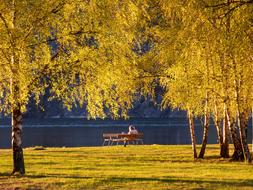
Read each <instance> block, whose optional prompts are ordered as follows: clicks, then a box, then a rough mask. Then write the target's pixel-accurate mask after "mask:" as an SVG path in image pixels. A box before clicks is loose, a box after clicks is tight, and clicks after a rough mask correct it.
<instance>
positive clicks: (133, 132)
mask: <svg viewBox="0 0 253 190" xmlns="http://www.w3.org/2000/svg"><path fill="white" fill-rule="evenodd" d="M128 130H129V131H128V134H138V131H137V130H136V129H135V127H134V126H133V125H129V128H128Z"/></svg>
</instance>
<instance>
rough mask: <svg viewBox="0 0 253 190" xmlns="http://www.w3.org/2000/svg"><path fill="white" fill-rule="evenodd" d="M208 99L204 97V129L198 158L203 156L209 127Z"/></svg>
mask: <svg viewBox="0 0 253 190" xmlns="http://www.w3.org/2000/svg"><path fill="white" fill-rule="evenodd" d="M207 106H208V100H207V99H206V108H205V121H204V131H203V138H202V146H201V150H200V153H199V158H204V155H205V150H206V144H207V138H208V129H209V113H208V110H207Z"/></svg>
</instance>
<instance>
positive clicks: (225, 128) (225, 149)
mask: <svg viewBox="0 0 253 190" xmlns="http://www.w3.org/2000/svg"><path fill="white" fill-rule="evenodd" d="M221 157H223V158H229V124H228V117H227V108H226V105H225V106H224V119H223V143H222V147H221Z"/></svg>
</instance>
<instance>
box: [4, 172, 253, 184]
mask: <svg viewBox="0 0 253 190" xmlns="http://www.w3.org/2000/svg"><path fill="white" fill-rule="evenodd" d="M2 175H5V176H6V175H7V174H6V173H5V174H1V175H0V176H2ZM25 177H28V178H32V179H35V178H66V179H92V178H93V179H94V178H96V179H98V181H99V183H117V182H119V183H128V182H161V183H177V184H178V183H183V184H184V186H187V184H189V185H191V184H193V183H194V184H198V185H201V184H209V185H210V186H233V187H240V186H244V187H245V186H248V187H252V186H253V179H248V180H243V181H242V180H236V179H235V180H233V181H217V180H215V179H214V180H205V179H192V178H175V177H164V178H155V177H153V178H152V177H151V178H149V177H147V178H145V177H143V178H142V177H140V178H138V177H108V176H104V177H101V176H99V177H89V176H80V175H66V174H60V173H58V174H44V175H43V174H35V175H25Z"/></svg>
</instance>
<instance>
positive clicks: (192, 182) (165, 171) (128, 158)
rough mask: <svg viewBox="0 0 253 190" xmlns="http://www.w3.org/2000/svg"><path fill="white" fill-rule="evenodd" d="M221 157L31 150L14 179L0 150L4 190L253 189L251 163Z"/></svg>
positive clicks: (146, 149)
mask: <svg viewBox="0 0 253 190" xmlns="http://www.w3.org/2000/svg"><path fill="white" fill-rule="evenodd" d="M231 152H232V151H231ZM218 155H219V149H218V146H216V145H212V146H208V147H207V152H206V158H205V159H201V160H195V161H194V160H193V158H192V153H191V147H190V146H189V145H187V146H160V145H144V146H128V147H126V148H124V147H123V146H112V147H81V148H46V149H45V150H41V149H38V150H35V149H34V148H27V149H24V156H25V165H26V174H25V176H19V175H15V176H11V177H10V176H9V173H10V172H11V169H12V152H11V150H9V149H8V150H6V149H1V150H0V189H71V190H72V189H97V190H101V189H110V190H111V189H138V190H139V189H143V190H144V189H145V190H150V189H156V190H162V189H199V190H200V189H253V165H247V164H245V163H241V162H230V161H229V159H221V158H219V157H218Z"/></svg>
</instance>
